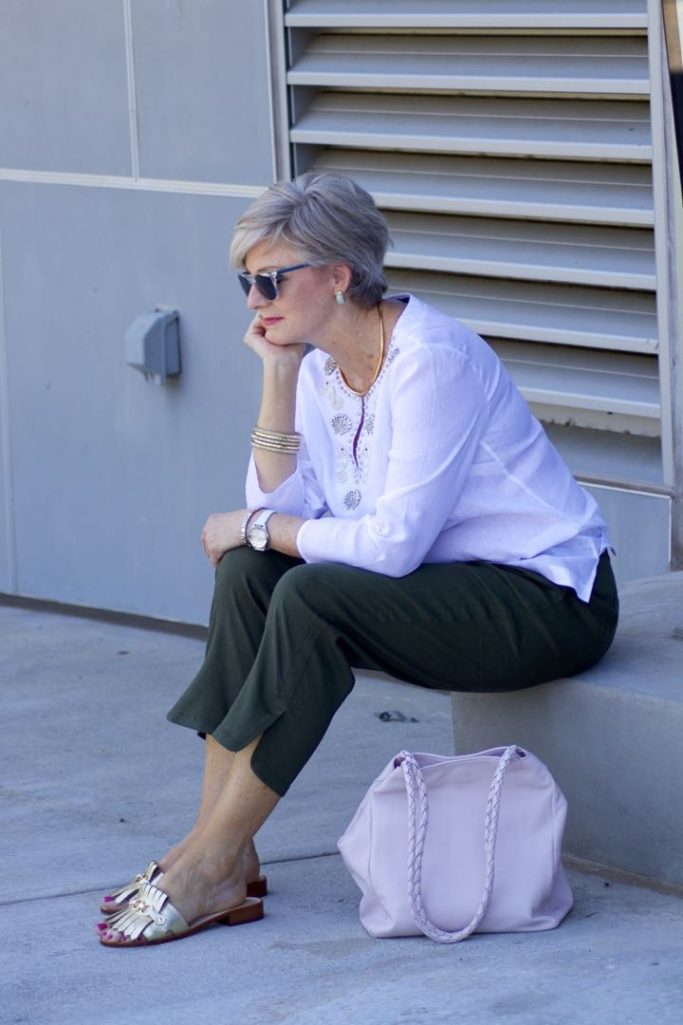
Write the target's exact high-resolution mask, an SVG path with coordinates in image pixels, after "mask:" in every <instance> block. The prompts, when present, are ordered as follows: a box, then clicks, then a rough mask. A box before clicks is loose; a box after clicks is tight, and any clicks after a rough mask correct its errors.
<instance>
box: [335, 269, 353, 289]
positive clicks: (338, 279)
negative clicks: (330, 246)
mask: <svg viewBox="0 0 683 1025" xmlns="http://www.w3.org/2000/svg"><path fill="white" fill-rule="evenodd" d="M330 272H331V279H332V287H333V291H334V292H343V293H346V292H347V291H348V289H349V286H350V285H351V277H352V274H351V268H350V267H349V265H348V264H346V263H333V264H331V266H330Z"/></svg>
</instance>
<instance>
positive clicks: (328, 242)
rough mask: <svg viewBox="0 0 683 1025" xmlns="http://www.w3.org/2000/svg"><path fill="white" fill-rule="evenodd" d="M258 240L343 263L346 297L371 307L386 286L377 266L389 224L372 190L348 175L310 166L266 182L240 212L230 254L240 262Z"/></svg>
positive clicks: (317, 262) (318, 261) (314, 259)
mask: <svg viewBox="0 0 683 1025" xmlns="http://www.w3.org/2000/svg"><path fill="white" fill-rule="evenodd" d="M260 242H270V243H272V244H275V243H277V242H285V243H287V244H288V245H291V246H292V247H294V248H295V249H297V250H298V251H299V252H300V253H301V255H302V257H303V258H304V259H305V260H306V261H307V262H309V263H312V264H313V265H314V266H319V267H322V266H325V265H326V264H330V263H343V264H346V265H347V266H348V267H349V268H350V269H351V284H350V285H349V288H348V291H347V293H346V294H347V297H348V298H349V299H350V300H351V301H352V302H355V303H357V304H358V305H359V306H363V307H366V308H370V307H372V306H376V305H377V303H378V302H380V300H381V298H382V296H383V295H384V293H385V292H386V290H387V283H386V280H385V278H384V273H383V271H382V266H383V263H384V254H385V252H386V249H387V246H388V245H390V243H391V240H390V238H389V230H388V228H387V223H386V221H385V220H384V217H383V216H382V215H381V213H380V212H379V210H378V209H377V207H376V206H375V203H374V200H373V198H372V196H371V195H370V194H369V193H368V192H366V191H365V189H363V188H361V186H360V185H358V184H357V183H356V182H355V181H353V179H351V178H347V177H346V176H345V175H341V174H334V173H332V172H322V171H321V172H318V171H309V172H308V173H307V174H302V175H300V176H299V177H298V178H295V179H294V181H292V182H289V181H281V182H276V183H275V184H274V185H271V187H270V188H269V189H267V190H266V191H265V192H264V193H263V195H261V196H259V198H258V199H257V200H256V201H255V202H254V203H252V204H251V206H250V207H249V208H248V209H247V210H246V211H245V212H244V213H243V214H242V216H241V217H240V219H239V221H238V222H237V226H236V228H235V234H234V237H233V240H232V245H231V247H230V260H231V262H232V263H233V265H234V266H236V267H243V266H244V261H245V260H246V257H247V254H248V252H249V251H250V250H251V249H253V247H254V246H255V245H258V244H259V243H260Z"/></svg>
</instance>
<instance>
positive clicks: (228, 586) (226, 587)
mask: <svg viewBox="0 0 683 1025" xmlns="http://www.w3.org/2000/svg"><path fill="white" fill-rule="evenodd" d="M281 558H282V557H279V556H278V554H277V553H275V552H273V553H271V552H255V551H254V550H253V549H252V548H246V547H242V548H233V549H231V550H230V551H228V552H226V553H225V555H224V556H223V558H222V559H221V561H220V562H219V563H218V566H217V567H216V578H215V582H214V599H216V598H217V599H218V600H219V601H224V600H230V599H231V598H237V599H239V597H240V596H245V595H247V594H248V595H252V596H253V595H261V596H264V595H268V594H270V593H271V591H272V590H273V588H274V587H275V584H276V583H277V581H278V579H279V577H280V576H281V574H282V573H283V572H285V569H286V567H284V566H280V561H281Z"/></svg>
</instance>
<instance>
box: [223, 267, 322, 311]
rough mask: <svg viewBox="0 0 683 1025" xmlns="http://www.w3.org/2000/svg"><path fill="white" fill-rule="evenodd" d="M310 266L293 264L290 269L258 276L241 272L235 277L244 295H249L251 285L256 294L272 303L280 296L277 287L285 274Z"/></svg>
mask: <svg viewBox="0 0 683 1025" xmlns="http://www.w3.org/2000/svg"><path fill="white" fill-rule="evenodd" d="M310 266H311V264H310V263H295V264H293V265H292V266H291V267H280V269H279V270H268V271H262V272H261V273H260V274H247V273H246V271H242V272H241V273H240V274H238V275H237V280H238V281H239V283H240V285H241V286H242V290H243V291H244V294H245V295H249V293H250V292H251V289H252V285H256V290H257V292H258V293H259V294H260V295H262V296H263V298H264V299H267V300H268V301H269V302H272V301H273V299H277V297H278V295H279V294H280V293H279V291H278V287H277V286H278V285H279V284H280V282H281V281H282V280H283V279H284V276H285V274H289V273H290V272H291V271H293V270H301V268H302V267H310Z"/></svg>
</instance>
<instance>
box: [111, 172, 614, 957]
mask: <svg viewBox="0 0 683 1025" xmlns="http://www.w3.org/2000/svg"><path fill="white" fill-rule="evenodd" d="M387 242H388V234H387V228H386V224H385V222H384V220H383V218H382V217H381V215H380V214H379V213H378V211H377V209H376V208H375V206H374V203H373V201H372V199H371V198H370V196H369V195H368V194H367V193H366V192H364V190H362V189H361V188H360V187H359V186H357V185H356V184H355V183H354V182H352V181H351V180H350V179H347V178H343V177H340V176H336V175H333V174H315V173H313V174H307V175H304V176H302V177H301V178H299V179H297V181H295V182H294V183H288V182H283V183H280V184H277V185H274V186H273V187H272V188H270V189H269V190H268V191H267V192H266V193H265V194H264V195H263V196H261V197H260V198H259V199H258V200H257V201H256V202H255V203H254V204H253V205H252V206H251V208H250V209H249V210H247V212H246V213H245V214H244V216H243V217H242V218H241V220H240V222H239V223H238V225H237V230H236V233H235V238H234V241H233V245H232V251H231V256H232V259H233V262H234V263H235V265H236V266H238V267H241V268H242V272H241V273H240V274H239V280H240V283H241V285H242V287H243V289H244V291H245V293H246V295H247V304H248V306H249V308H250V310H251V311H252V312H253V313H254V318H253V320H252V322H251V324H250V326H249V329H248V332H247V335H246V338H245V342H246V344H247V345H248V346H249V347H250V348H251V349H252V350H253V351H254V353H255V354H256V355H257V356H258V357H259V358H260V359H261V361H262V365H263V397H262V401H261V408H260V411H259V415H258V420H257V426H256V427H255V428H254V431H253V433H252V439H251V440H252V459H251V463H250V466H249V471H248V478H247V508H246V509H238V510H236V511H235V512H230V513H221V514H216V515H212V516H210V517H209V519H208V520H207V522H206V525H205V526H204V530H203V532H202V544H203V547H204V551H205V552H206V554H207V556H208V557H209V559H210V561H211V563H212V564H213V565H214V566H215V567H217V570H216V585H215V594H214V601H213V607H212V612H211V622H210V628H209V639H208V644H207V651H206V658H205V661H204V664H203V666H202V668H201V669H200V671H199V674H198V675H197V677H196V679H195V680H194V681H193V683H192V684H191V686H190V687H189V689H188V690H187V691H186V693H185V694H184V695H183V696H182V697H181V698H180V700H179V701H178V703H177V704H176V705H175V707H174V708H173V709H172V710H171V712H170V713H169V719H170V720H171V721H173V722H176V723H179V724H181V725H184V726H188V727H190V728H192V729H194V730H197V731H199V732H200V733H201V734H203V735H204V736H205V738H206V751H205V773H204V784H203V792H202V798H201V803H200V808H199V813H198V817H197V821H196V824H195V825H194V827H193V829H192V831H191V832H190V834H189V835H188V836H187V837H186V838H185V839H184V840H183V841H182V842H181V843H180V844H178V846H177V847H175V848H174V849H173V850H171V851H170V852H169V853H168V854H167V855H166V856H165V857H164V858H163V859H162V861H161V863H160V865H156V863H151V864H150V866H149V867H148V870H147V872H146V873H145V874H144V875H143V876H141V877H136V879H134V880H133V881H132V882H131V883H130V884H129V885H128V886H127V887H124V888H122V889H121V890H120V891H117V893H115V894H112V895H110V897H109V898H107V899H106V901H105V904H104V905H103V910H105V911H107V912H109V911H112V910H113V911H114V912H115V913H114V914H112V915H109V916H108V919H107V921H106V922H103V923H101V924H100V939H101V941H102V942H103V943H105V944H107V945H114V946H129V945H131V944H137V945H147V944H149V943H153V942H166V941H167V940H171V939H177V938H179V937H181V936H185V935H188V934H189V933H191V932H194V931H197V930H198V929H201V928H204V927H205V926H206V925H209V924H211V923H212V922H216V921H224V922H228V923H230V924H237V923H239V922H243V921H252V920H254V919H256V918H258V917H260V916H261V914H262V904H261V900H260V897H261V896H262V895H263V893H264V892H265V889H266V883H265V880H264V879H263V877H262V876H261V875H260V869H259V862H258V857H257V854H256V850H255V847H254V843H253V837H254V835H255V834H256V832H257V830H258V829H259V827H260V826H261V825H262V823H263V822H264V821H265V819H266V818H267V817H268V815H269V814H270V812H271V811H272V810H273V808H274V807H275V805H276V803H277V801H278V800H279V799H280V797H282V796H283V795H284V794H285V793H286V791H287V789H288V787H289V786H290V784H291V783H292V781H293V780H294V779H295V777H296V776H297V774H298V773H299V772H300V770H301V768H302V767H303V765H304V764H305V763H306V761H307V760H308V758H310V756H311V755H312V754H313V752H314V750H315V749H316V747H317V745H318V744H319V742H320V740H321V738H322V736H323V734H324V733H325V730H326V729H327V726H328V725H329V723H330V721H331V719H332V717H333V715H334V713H335V711H336V710H337V708H338V707H339V706H340V705H341V703H342V702H343V700H344V699H345V698H346V696H347V695H348V694H349V692H350V690H351V688H352V686H353V674H352V671H351V668H350V667H352V666H353V667H356V668H361V669H375V670H384V671H385V672H388V673H390V674H392V675H395V676H397V677H400V678H401V679H403V680H408V681H411V682H413V683H416V684H419V685H421V686H425V687H436V688H440V689H444V690H471V691H487V690H488V691H502V690H513V689H516V688H521V687H528V686H531V685H533V684H538V683H542V682H544V681H546V680H550V679H553V678H556V677H563V676H567V675H570V674H572V673H576V672H579V671H581V670H583V669H586V668H587V667H588V666H590V665H592V664H593V663H594V662H596V661H597V660H598V659H599V658H600V657H601V656H602V655H603V654H604V653H605V651H606V650H607V648H608V647H609V645H610V643H611V640H612V638H613V636H614V631H615V627H616V620H617V597H616V590H615V586H614V579H613V576H612V571H611V567H610V562H609V556H608V554H607V549H608V546H609V540H608V537H607V531H606V527H605V524H604V521H603V520H602V518H601V516H600V513H599V511H598V508H597V506H596V503H595V501H594V500H593V499H592V498H591V497H590V496H589V495H588V494H587V493H586V492H584V491H583V490H582V489H581V488H580V487H579V486H578V485H577V484H576V482H575V481H574V480H573V478H572V476H571V474H570V473H569V470H568V469H567V467H566V466H565V464H564V463H563V462H562V460H561V459H560V457H559V455H558V454H557V452H556V451H555V449H554V448H553V447H552V446H551V444H550V442H549V441H548V439H547V437H546V435H545V434H544V432H543V430H542V428H541V427H540V425H539V424H538V422H537V421H536V420H535V419H534V418H533V416H532V415H531V413H530V411H529V409H528V408H527V406H526V405H525V403H524V401H523V400H522V398H521V397H520V395H519V393H518V392H517V391H516V389H515V387H514V386H513V384H512V383H511V381H510V378H509V376H508V374H507V372H506V371H505V369H504V367H503V366H502V364H501V363H500V362H499V360H498V359H497V357H496V356H495V354H494V353H493V351H492V350H491V349H490V348H489V347H488V346H487V345H486V343H485V342H483V341H482V340H481V339H480V338H479V337H477V336H476V335H475V334H473V333H472V332H471V331H469V330H468V329H467V328H465V327H464V326H463V325H462V324H460V323H458V322H457V321H455V320H453V319H452V318H450V317H447V316H445V315H443V314H441V313H439V312H438V311H436V310H435V309H432V308H430V307H429V306H427V305H425V304H424V303H422V302H420V301H419V300H418V299H416V298H415V297H413V296H408V295H402V296H396V297H394V298H390V299H384V298H383V296H384V293H385V290H386V284H385V281H384V277H383V273H382V263H383V257H384V253H385V249H386V245H387ZM307 345H308V346H312V347H313V349H312V351H311V352H309V353H308V355H306V346H307Z"/></svg>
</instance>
